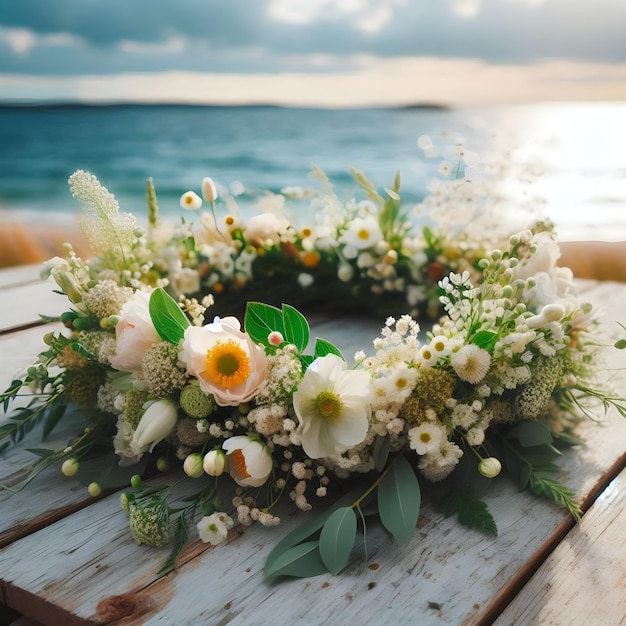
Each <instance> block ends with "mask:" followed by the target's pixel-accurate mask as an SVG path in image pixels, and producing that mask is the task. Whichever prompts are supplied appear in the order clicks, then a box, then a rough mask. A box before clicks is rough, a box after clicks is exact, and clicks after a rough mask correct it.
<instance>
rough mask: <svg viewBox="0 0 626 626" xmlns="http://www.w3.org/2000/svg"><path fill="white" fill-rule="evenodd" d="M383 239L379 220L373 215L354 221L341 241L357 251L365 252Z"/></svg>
mask: <svg viewBox="0 0 626 626" xmlns="http://www.w3.org/2000/svg"><path fill="white" fill-rule="evenodd" d="M382 238H383V233H382V231H381V230H380V226H379V225H378V220H377V219H376V218H375V217H374V216H373V215H366V216H365V217H357V218H355V219H353V220H352V221H351V222H350V225H349V227H348V230H346V231H345V232H344V233H343V235H342V236H341V238H340V241H341V242H342V243H345V244H346V245H348V246H352V247H353V248H356V249H357V250H365V249H366V248H372V247H374V246H375V245H376V244H377V243H378V242H379V241H382Z"/></svg>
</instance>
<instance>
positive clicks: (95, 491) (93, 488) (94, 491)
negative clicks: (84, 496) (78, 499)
mask: <svg viewBox="0 0 626 626" xmlns="http://www.w3.org/2000/svg"><path fill="white" fill-rule="evenodd" d="M87 491H88V492H89V495H90V496H91V497H92V498H97V497H98V496H99V495H100V494H101V493H102V487H101V486H100V485H99V484H98V483H89V487H87Z"/></svg>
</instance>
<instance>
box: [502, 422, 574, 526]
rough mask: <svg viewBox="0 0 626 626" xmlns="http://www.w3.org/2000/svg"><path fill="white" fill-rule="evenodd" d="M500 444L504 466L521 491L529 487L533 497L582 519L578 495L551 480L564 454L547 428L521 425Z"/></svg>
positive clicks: (510, 432) (530, 423)
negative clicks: (542, 499) (547, 501)
mask: <svg viewBox="0 0 626 626" xmlns="http://www.w3.org/2000/svg"><path fill="white" fill-rule="evenodd" d="M494 431H495V432H496V433H498V431H497V430H495V429H494ZM499 443H500V454H501V457H502V460H503V461H504V467H505V468H506V469H507V471H508V472H509V473H510V474H512V475H513V477H514V478H516V480H517V484H518V487H519V489H520V491H521V490H523V489H526V488H528V487H529V488H530V489H531V491H532V492H533V493H534V494H536V495H539V496H545V497H546V498H548V499H550V500H552V501H553V502H554V503H556V504H558V505H559V506H561V507H563V508H566V509H567V510H568V511H569V512H570V513H571V514H572V516H573V517H574V518H575V519H576V520H579V519H580V516H581V514H582V513H581V510H580V506H579V505H578V504H577V503H576V501H575V500H574V498H575V494H574V493H573V492H572V491H571V490H569V489H568V488H567V487H565V486H563V485H561V484H560V483H559V482H557V481H555V480H554V479H553V478H551V476H553V475H554V474H555V473H557V472H558V471H559V467H558V465H556V464H555V463H554V461H555V460H556V459H557V458H558V457H560V456H561V455H562V453H561V452H560V451H559V450H558V449H557V448H556V447H555V446H554V445H553V443H554V440H553V437H552V435H551V433H550V431H549V430H548V428H547V427H546V426H544V425H543V424H540V423H539V422H522V423H520V424H517V425H516V426H514V427H513V428H512V429H510V431H509V432H508V433H507V434H506V436H500V438H499Z"/></svg>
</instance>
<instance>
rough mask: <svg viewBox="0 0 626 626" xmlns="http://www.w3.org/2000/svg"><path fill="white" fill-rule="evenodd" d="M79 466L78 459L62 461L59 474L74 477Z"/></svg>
mask: <svg viewBox="0 0 626 626" xmlns="http://www.w3.org/2000/svg"><path fill="white" fill-rule="evenodd" d="M79 465H80V464H79V462H78V459H74V458H72V459H66V460H65V461H63V465H61V473H62V474H63V475H64V476H75V475H76V472H78V467H79Z"/></svg>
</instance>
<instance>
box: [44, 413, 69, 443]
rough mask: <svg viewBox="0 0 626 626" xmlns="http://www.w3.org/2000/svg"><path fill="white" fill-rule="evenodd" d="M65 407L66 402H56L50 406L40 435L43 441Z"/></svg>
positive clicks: (60, 416) (62, 414)
mask: <svg viewBox="0 0 626 626" xmlns="http://www.w3.org/2000/svg"><path fill="white" fill-rule="evenodd" d="M66 409H67V404H57V405H56V406H53V407H51V409H50V411H48V412H47V415H46V420H45V422H44V425H43V432H42V435H41V440H42V441H45V440H46V439H47V438H48V436H49V435H50V433H51V432H52V431H53V430H54V428H55V427H56V425H57V424H58V423H59V421H60V420H61V418H62V417H63V416H64V415H65V411H66Z"/></svg>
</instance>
